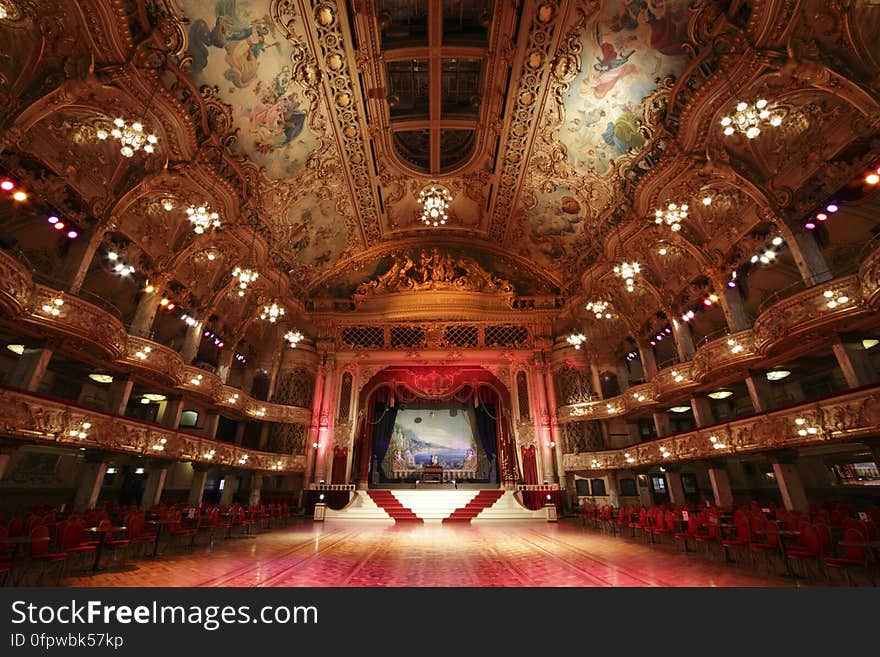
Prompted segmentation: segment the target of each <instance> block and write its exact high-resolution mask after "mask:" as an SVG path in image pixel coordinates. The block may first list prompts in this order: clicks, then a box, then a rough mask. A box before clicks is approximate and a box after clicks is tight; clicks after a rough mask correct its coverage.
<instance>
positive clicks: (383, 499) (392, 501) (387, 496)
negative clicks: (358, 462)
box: [367, 490, 424, 522]
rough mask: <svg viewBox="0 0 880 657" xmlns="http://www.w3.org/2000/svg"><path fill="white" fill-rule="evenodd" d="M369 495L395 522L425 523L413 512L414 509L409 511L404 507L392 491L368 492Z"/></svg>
mask: <svg viewBox="0 0 880 657" xmlns="http://www.w3.org/2000/svg"><path fill="white" fill-rule="evenodd" d="M367 494H368V495H369V496H370V497H371V498H372V500H373V501H374V502H375V503H376V505H377V506H380V507H382V509H384V510H385V513H387V514H388V515H389V516H391V517H392V518H394V522H424V520H422V519H421V518H419V517H418V516H417V515H416V514H415V513H413V512H412V509H407V508H406V507H405V506H403V505H402V504H401V503H400V502H399V501H398V500H397V498H396V497H394V495H393V494H392V493H391V491H387V490H368V491H367Z"/></svg>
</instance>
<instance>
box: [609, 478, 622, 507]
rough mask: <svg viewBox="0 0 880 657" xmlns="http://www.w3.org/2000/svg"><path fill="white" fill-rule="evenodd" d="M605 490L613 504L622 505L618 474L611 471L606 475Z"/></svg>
mask: <svg viewBox="0 0 880 657" xmlns="http://www.w3.org/2000/svg"><path fill="white" fill-rule="evenodd" d="M605 492H606V493H608V502H609V503H610V504H611V506H615V507H618V506H620V486H618V485H617V474H615V473H614V472H609V473H608V474H607V475H605Z"/></svg>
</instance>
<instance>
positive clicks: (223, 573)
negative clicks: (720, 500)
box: [63, 522, 790, 587]
mask: <svg viewBox="0 0 880 657" xmlns="http://www.w3.org/2000/svg"><path fill="white" fill-rule="evenodd" d="M63 583H64V584H69V585H75V586H189V587H193V586H785V585H790V582H789V581H787V580H784V579H782V578H762V577H759V576H757V575H755V573H754V572H752V571H749V570H746V569H744V568H740V567H738V566H736V565H730V564H723V563H718V562H712V561H708V560H706V559H705V558H703V557H698V556H695V555H686V554H684V553H682V552H680V551H676V550H675V549H674V548H672V547H668V546H667V547H664V548H657V547H651V546H647V545H643V544H641V543H640V542H638V541H636V540H632V539H624V538H619V537H617V538H614V537H610V536H604V535H601V534H599V533H597V532H595V531H592V530H585V529H583V528H582V527H581V526H580V525H579V524H576V523H573V522H560V523H558V524H550V523H548V524H515V525H509V524H506V525H492V526H486V525H482V526H478V525H468V524H454V525H439V524H436V525H435V524H424V525H422V524H413V525H396V526H381V527H377V526H373V525H370V524H363V523H360V524H354V523H350V524H341V523H327V524H321V523H311V522H300V523H297V524H294V525H291V526H290V527H287V528H283V529H275V530H272V531H268V532H263V533H261V534H259V536H257V537H256V538H233V539H230V540H223V539H217V541H216V542H215V544H214V548H213V550H211V549H209V548H208V547H207V546H197V547H196V548H194V549H193V550H191V551H190V550H181V549H176V550H171V551H168V550H167V549H166V551H165V554H163V555H160V556H159V557H158V558H157V559H138V560H136V561H135V562H134V563H133V564H132V565H130V566H129V567H127V568H126V569H124V570H119V569H116V570H114V569H110V570H108V571H106V572H101V573H97V574H94V575H89V576H76V577H69V578H67V579H65V580H64V582H63Z"/></svg>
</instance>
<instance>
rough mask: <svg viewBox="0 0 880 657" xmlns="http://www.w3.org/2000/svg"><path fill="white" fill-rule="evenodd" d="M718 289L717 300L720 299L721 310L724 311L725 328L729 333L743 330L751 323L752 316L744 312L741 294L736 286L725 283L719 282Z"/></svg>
mask: <svg viewBox="0 0 880 657" xmlns="http://www.w3.org/2000/svg"><path fill="white" fill-rule="evenodd" d="M718 289H719V290H720V291H719V293H718V297H719V300H720V301H721V310H722V312H723V313H724V319H725V320H726V321H727V328H728V329H729V330H730V332H731V333H736V332H737V331H745V330H746V329H747V328H749V327H750V326H751V325H752V318H751V317H750V316H749V314H748V313H747V312H746V308H745V306H744V305H743V299H742V295H741V294H740V293H739V288H738V287H730V286H729V285H727V284H726V283H723V284H721V285H720V286H719V287H718Z"/></svg>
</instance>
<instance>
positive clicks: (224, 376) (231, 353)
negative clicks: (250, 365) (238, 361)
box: [217, 341, 238, 383]
mask: <svg viewBox="0 0 880 657" xmlns="http://www.w3.org/2000/svg"><path fill="white" fill-rule="evenodd" d="M237 342H238V341H236V343H237ZM234 359H235V347H233V348H231V349H226V350H225V351H222V352H221V353H220V360H219V361H218V362H217V376H219V377H220V380H221V381H222V382H223V383H226V382H227V381H228V380H229V371H230V370H231V369H232V361H233V360H234Z"/></svg>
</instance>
